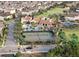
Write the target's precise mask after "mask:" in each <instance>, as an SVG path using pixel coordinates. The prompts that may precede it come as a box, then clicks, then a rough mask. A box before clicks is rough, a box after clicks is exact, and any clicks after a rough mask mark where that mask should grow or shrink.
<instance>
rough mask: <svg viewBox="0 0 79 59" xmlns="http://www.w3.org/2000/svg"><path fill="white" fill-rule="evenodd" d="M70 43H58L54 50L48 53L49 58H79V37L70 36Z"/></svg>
mask: <svg viewBox="0 0 79 59" xmlns="http://www.w3.org/2000/svg"><path fill="white" fill-rule="evenodd" d="M70 39H71V40H69V41H67V39H66V40H65V41H63V40H62V41H61V42H60V43H62V44H61V45H60V43H58V44H59V45H57V46H56V47H55V48H54V49H52V50H50V51H49V52H48V56H64V57H69V56H75V57H76V56H77V57H78V56H79V42H78V36H77V35H76V34H72V35H71V36H70Z"/></svg>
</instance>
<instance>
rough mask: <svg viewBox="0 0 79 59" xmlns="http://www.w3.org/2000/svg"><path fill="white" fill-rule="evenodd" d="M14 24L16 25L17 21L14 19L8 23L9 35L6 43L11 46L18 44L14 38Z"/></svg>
mask: <svg viewBox="0 0 79 59" xmlns="http://www.w3.org/2000/svg"><path fill="white" fill-rule="evenodd" d="M14 26H15V22H14V21H12V22H10V23H9V25H8V29H9V30H8V36H7V40H6V43H5V46H7V47H9V46H16V45H17V44H16V41H15V39H14V36H13V31H14Z"/></svg>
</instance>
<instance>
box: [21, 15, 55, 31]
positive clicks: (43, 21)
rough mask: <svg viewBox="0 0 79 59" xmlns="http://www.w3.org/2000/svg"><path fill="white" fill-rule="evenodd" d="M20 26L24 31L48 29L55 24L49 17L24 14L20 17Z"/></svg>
mask: <svg viewBox="0 0 79 59" xmlns="http://www.w3.org/2000/svg"><path fill="white" fill-rule="evenodd" d="M21 23H22V24H23V25H22V28H23V29H24V31H42V30H49V29H50V28H52V27H53V26H54V25H55V24H54V21H53V20H52V19H50V18H46V17H42V18H38V17H31V16H25V17H22V18H21Z"/></svg>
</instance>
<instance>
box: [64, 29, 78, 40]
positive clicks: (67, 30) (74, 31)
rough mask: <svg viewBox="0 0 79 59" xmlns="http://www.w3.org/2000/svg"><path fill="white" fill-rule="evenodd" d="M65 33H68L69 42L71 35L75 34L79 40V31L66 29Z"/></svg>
mask: <svg viewBox="0 0 79 59" xmlns="http://www.w3.org/2000/svg"><path fill="white" fill-rule="evenodd" d="M64 32H65V33H66V36H67V38H68V40H69V39H70V36H71V34H73V33H75V34H76V35H77V36H78V38H79V30H78V29H72V30H71V29H64Z"/></svg>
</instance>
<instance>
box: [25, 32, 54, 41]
mask: <svg viewBox="0 0 79 59" xmlns="http://www.w3.org/2000/svg"><path fill="white" fill-rule="evenodd" d="M24 35H25V41H30V42H33V41H52V40H54V39H55V38H54V36H53V35H52V33H51V32H26V33H24Z"/></svg>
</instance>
